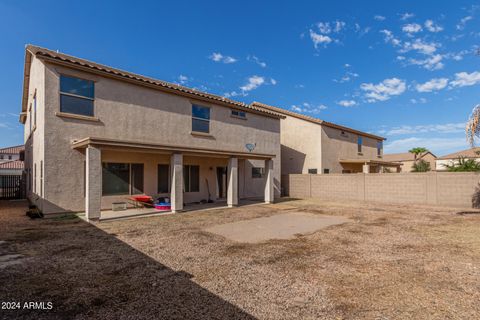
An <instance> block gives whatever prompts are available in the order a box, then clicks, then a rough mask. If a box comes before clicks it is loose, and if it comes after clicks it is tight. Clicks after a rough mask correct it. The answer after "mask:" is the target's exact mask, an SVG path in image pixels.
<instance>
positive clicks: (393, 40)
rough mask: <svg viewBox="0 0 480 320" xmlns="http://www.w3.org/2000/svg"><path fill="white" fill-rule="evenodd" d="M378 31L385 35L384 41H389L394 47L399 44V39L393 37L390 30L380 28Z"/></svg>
mask: <svg viewBox="0 0 480 320" xmlns="http://www.w3.org/2000/svg"><path fill="white" fill-rule="evenodd" d="M380 33H383V34H384V35H385V42H386V43H391V44H392V45H393V46H395V47H396V46H399V45H400V44H401V41H400V40H398V39H397V38H395V36H394V35H393V32H392V31H390V30H387V29H383V30H380Z"/></svg>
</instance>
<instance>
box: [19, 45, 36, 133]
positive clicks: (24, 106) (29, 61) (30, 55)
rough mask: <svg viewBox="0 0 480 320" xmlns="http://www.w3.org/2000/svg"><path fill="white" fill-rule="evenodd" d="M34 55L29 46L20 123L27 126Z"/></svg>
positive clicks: (26, 51) (25, 65)
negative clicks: (26, 114)
mask: <svg viewBox="0 0 480 320" xmlns="http://www.w3.org/2000/svg"><path fill="white" fill-rule="evenodd" d="M32 58H33V53H32V52H31V51H30V50H29V46H27V47H26V49H25V64H24V66H23V91H22V112H21V113H20V118H19V120H20V122H21V123H23V124H25V120H26V116H25V113H26V112H27V105H28V92H29V87H30V67H31V65H32Z"/></svg>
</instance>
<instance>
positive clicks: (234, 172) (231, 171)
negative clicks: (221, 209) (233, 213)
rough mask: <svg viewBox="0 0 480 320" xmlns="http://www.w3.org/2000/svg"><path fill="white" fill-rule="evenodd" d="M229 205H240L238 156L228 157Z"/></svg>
mask: <svg viewBox="0 0 480 320" xmlns="http://www.w3.org/2000/svg"><path fill="white" fill-rule="evenodd" d="M227 205H228V207H229V208H231V207H234V206H238V158H230V159H228V172H227Z"/></svg>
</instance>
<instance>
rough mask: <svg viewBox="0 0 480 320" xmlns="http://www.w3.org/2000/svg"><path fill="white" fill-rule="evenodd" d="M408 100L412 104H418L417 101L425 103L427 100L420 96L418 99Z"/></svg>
mask: <svg viewBox="0 0 480 320" xmlns="http://www.w3.org/2000/svg"><path fill="white" fill-rule="evenodd" d="M410 102H411V103H413V104H418V103H427V102H428V100H427V99H425V98H420V99H410Z"/></svg>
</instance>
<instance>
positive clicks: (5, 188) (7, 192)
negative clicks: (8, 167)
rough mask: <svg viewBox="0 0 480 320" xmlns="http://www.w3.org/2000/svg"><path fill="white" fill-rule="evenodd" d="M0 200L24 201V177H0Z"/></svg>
mask: <svg viewBox="0 0 480 320" xmlns="http://www.w3.org/2000/svg"><path fill="white" fill-rule="evenodd" d="M0 199H25V178H24V176H23V175H18V176H13V175H10V176H2V175H0Z"/></svg>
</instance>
